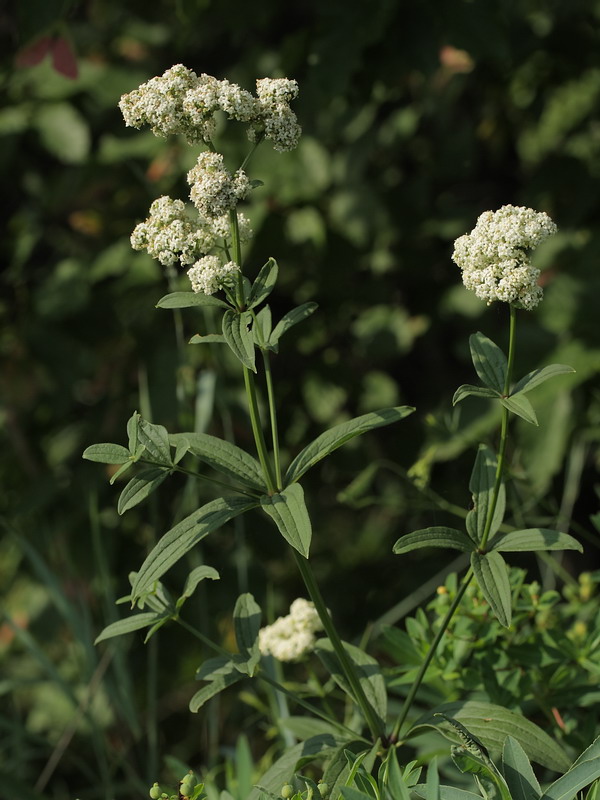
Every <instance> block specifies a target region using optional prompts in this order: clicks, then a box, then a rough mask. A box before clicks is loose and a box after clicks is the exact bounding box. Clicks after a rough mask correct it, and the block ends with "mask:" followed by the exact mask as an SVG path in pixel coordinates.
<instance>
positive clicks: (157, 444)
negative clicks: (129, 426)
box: [137, 419, 173, 464]
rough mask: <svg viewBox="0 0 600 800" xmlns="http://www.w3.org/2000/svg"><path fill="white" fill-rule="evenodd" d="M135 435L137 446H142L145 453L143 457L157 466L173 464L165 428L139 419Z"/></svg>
mask: <svg viewBox="0 0 600 800" xmlns="http://www.w3.org/2000/svg"><path fill="white" fill-rule="evenodd" d="M137 435H138V442H139V444H141V445H143V447H144V448H145V451H146V452H145V453H144V455H143V457H146V458H149V459H150V460H152V461H156V462H157V463H158V464H172V463H173V462H172V460H171V448H170V446H169V434H168V433H167V429H166V428H165V427H163V426H162V425H154V424H153V423H152V422H148V421H147V420H145V419H140V420H139V423H138V429H137ZM144 460H145V459H144Z"/></svg>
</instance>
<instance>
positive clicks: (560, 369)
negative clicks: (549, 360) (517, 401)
mask: <svg viewBox="0 0 600 800" xmlns="http://www.w3.org/2000/svg"><path fill="white" fill-rule="evenodd" d="M572 372H575V370H574V369H573V367H568V366H566V364H549V365H548V366H547V367H542V368H541V369H534V370H533V371H532V372H528V373H527V375H525V377H524V378H521V380H520V381H518V382H517V383H516V384H515V385H514V387H513V390H512V392H511V393H510V396H511V397H514V396H515V395H516V394H519V393H521V394H525V393H526V392H530V391H531V390H532V389H535V387H536V386H539V385H540V384H541V383H544V381H547V380H548V379H549V378H553V377H554V376H555V375H567V374H569V373H572Z"/></svg>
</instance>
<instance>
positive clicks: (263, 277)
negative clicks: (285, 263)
mask: <svg viewBox="0 0 600 800" xmlns="http://www.w3.org/2000/svg"><path fill="white" fill-rule="evenodd" d="M278 272H279V267H278V266H277V262H276V261H275V259H274V258H270V259H269V260H268V261H267V263H266V264H265V265H264V267H262V268H261V270H260V272H259V273H258V275H257V276H256V280H255V281H254V283H253V284H252V289H251V290H250V297H249V299H248V308H256V306H257V305H259V304H260V303H262V301H263V300H264V299H265V298H266V297H268V296H269V295H270V294H271V292H272V291H273V287H274V286H275V284H276V283H277V274H278Z"/></svg>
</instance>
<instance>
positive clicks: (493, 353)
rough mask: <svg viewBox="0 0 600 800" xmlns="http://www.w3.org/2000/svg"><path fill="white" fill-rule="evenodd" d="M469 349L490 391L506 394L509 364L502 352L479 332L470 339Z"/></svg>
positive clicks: (475, 365) (478, 371)
mask: <svg viewBox="0 0 600 800" xmlns="http://www.w3.org/2000/svg"><path fill="white" fill-rule="evenodd" d="M469 347H470V349H471V358H472V359H473V366H474V367H475V371H476V372H477V374H478V375H479V377H480V378H481V380H482V381H483V383H484V384H485V385H486V386H488V387H489V388H490V389H494V390H495V391H496V392H499V393H500V394H504V384H505V382H506V370H507V368H508V364H507V361H506V356H505V355H504V353H503V352H502V350H501V349H500V348H499V347H498V345H497V344H494V342H492V340H491V339H488V337H487V336H484V335H483V333H479V332H477V333H474V334H473V335H472V336H470V337H469Z"/></svg>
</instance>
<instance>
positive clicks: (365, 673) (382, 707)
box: [315, 638, 387, 725]
mask: <svg viewBox="0 0 600 800" xmlns="http://www.w3.org/2000/svg"><path fill="white" fill-rule="evenodd" d="M342 644H343V645H344V650H345V651H346V653H347V654H348V657H349V658H350V660H351V661H352V664H353V666H354V668H355V671H356V673H357V674H358V678H359V681H360V685H361V686H362V688H363V691H364V693H365V696H366V698H367V700H368V702H369V705H370V706H371V707H372V708H373V710H374V711H375V713H376V714H377V716H378V718H379V720H380V721H381V722H382V724H383V725H385V719H386V715H387V692H386V688H385V681H384V679H383V675H382V674H381V670H380V667H379V664H378V663H377V661H376V660H375V659H374V658H373V657H372V656H370V655H368V653H365V652H364V650H361V649H360V648H358V647H355V646H354V645H352V644H348V642H342ZM315 652H316V654H317V655H318V656H319V658H320V659H321V661H322V662H323V664H324V666H325V668H326V669H327V670H328V671H329V673H330V675H331V677H332V678H333V679H334V680H335V682H336V683H337V684H338V685H339V686H341V687H342V689H344V691H345V692H346V694H348V695H350V697H352V696H353V693H352V689H351V688H350V686H349V685H348V683H347V681H346V677H345V675H344V673H343V671H342V669H341V667H340V663H339V661H338V658H337V656H336V654H335V651H334V649H333V645H332V644H331V642H330V641H329V639H326V638H323V639H318V640H317V642H316V644H315Z"/></svg>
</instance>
